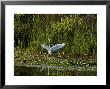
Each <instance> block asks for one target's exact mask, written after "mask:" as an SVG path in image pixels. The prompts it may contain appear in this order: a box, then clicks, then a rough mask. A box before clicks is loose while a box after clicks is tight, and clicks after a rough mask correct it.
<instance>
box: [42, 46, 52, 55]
mask: <svg viewBox="0 0 110 89" xmlns="http://www.w3.org/2000/svg"><path fill="white" fill-rule="evenodd" d="M41 46H42V48H45V49H47V50H48V53H49V54H51V49H50V47H48V46H46V45H45V44H41Z"/></svg>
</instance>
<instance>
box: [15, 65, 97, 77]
mask: <svg viewBox="0 0 110 89" xmlns="http://www.w3.org/2000/svg"><path fill="white" fill-rule="evenodd" d="M14 75H15V76H96V75H97V70H96V67H76V66H70V67H59V66H46V65H31V66H30V65H20V66H15V68H14Z"/></svg>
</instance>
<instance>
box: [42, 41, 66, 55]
mask: <svg viewBox="0 0 110 89" xmlns="http://www.w3.org/2000/svg"><path fill="white" fill-rule="evenodd" d="M64 45H65V44H64V43H62V44H57V45H54V46H52V47H50V46H46V45H45V44H41V46H42V48H45V49H46V50H48V54H52V52H54V51H57V50H58V49H60V48H63V47H64Z"/></svg>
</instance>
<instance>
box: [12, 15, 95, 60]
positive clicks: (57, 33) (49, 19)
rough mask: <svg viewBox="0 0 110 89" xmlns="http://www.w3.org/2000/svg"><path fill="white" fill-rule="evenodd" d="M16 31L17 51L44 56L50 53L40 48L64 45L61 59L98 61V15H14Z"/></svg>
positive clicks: (60, 51)
mask: <svg viewBox="0 0 110 89" xmlns="http://www.w3.org/2000/svg"><path fill="white" fill-rule="evenodd" d="M14 29H15V32H14V33H15V34H14V36H15V37H14V41H15V43H14V45H15V48H17V47H18V48H20V49H23V48H24V49H26V50H27V51H29V52H33V53H37V54H40V53H43V54H45V53H47V51H46V50H45V49H42V48H41V46H40V45H41V44H43V43H45V44H46V45H49V44H50V45H55V44H58V43H65V44H66V45H65V47H64V48H63V49H61V50H59V53H61V56H62V57H65V58H68V57H70V58H82V59H83V58H85V57H86V58H90V57H92V58H93V59H96V56H97V15H95V14H87V15H84V14H76V15H74V14H73V15H72V14H15V16H14ZM49 39H50V41H49ZM53 55H54V54H53ZM55 56H56V55H55ZM57 56H58V55H57Z"/></svg>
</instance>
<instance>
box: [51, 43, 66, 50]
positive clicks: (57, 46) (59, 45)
mask: <svg viewBox="0 0 110 89" xmlns="http://www.w3.org/2000/svg"><path fill="white" fill-rule="evenodd" d="M64 45H65V44H64V43H62V44H57V45H55V46H53V47H51V51H52V52H54V51H56V50H58V49H60V48H62V47H63V46H64Z"/></svg>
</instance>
